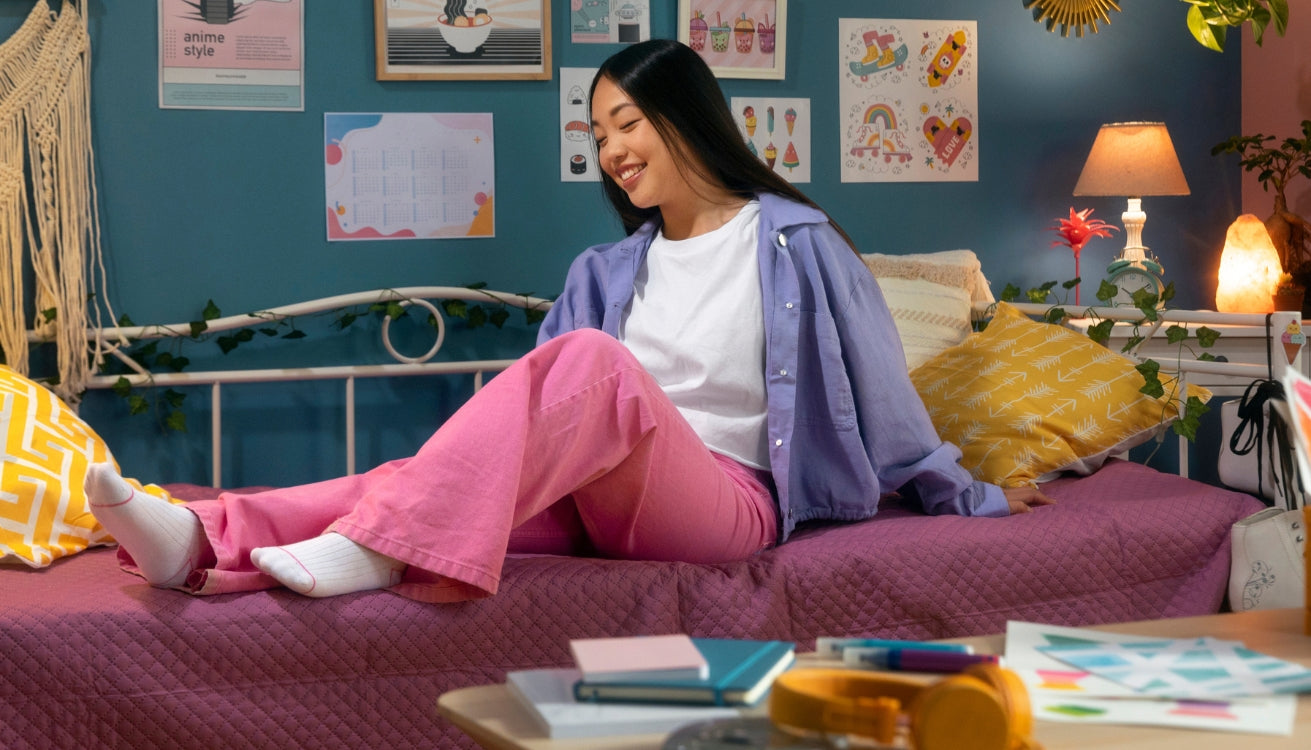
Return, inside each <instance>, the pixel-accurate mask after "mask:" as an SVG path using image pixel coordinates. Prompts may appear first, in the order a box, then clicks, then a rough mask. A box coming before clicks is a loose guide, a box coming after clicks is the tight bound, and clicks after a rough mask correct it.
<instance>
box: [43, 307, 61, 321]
mask: <svg viewBox="0 0 1311 750" xmlns="http://www.w3.org/2000/svg"><path fill="white" fill-rule="evenodd" d="M58 317H59V310H58V308H54V307H47V308H46V309H44V310H42V311H41V319H42V320H44V321H45V322H47V323H49V322H51V321H52V320H54V319H55V318H58Z"/></svg>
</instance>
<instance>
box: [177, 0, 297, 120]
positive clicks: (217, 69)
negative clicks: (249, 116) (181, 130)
mask: <svg viewBox="0 0 1311 750" xmlns="http://www.w3.org/2000/svg"><path fill="white" fill-rule="evenodd" d="M304 50H305V9H304V4H303V0H224V1H223V2H217V1H215V0H159V106H160V108H161V109H249V110H268V111H295V112H300V111H303V110H304V109H305V85H304V83H305V66H304V58H305V52H304Z"/></svg>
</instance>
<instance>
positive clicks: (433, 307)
mask: <svg viewBox="0 0 1311 750" xmlns="http://www.w3.org/2000/svg"><path fill="white" fill-rule="evenodd" d="M446 300H462V301H467V302H471V303H487V302H492V303H494V304H497V305H505V306H510V307H516V308H524V309H526V310H535V311H539V312H542V313H544V312H545V311H546V310H547V309H549V307H550V305H551V301H550V300H547V299H543V298H538V297H532V296H527V295H521V294H510V293H505V292H498V291H494V290H488V289H473V288H467V287H447V286H427V287H404V288H397V289H385V290H373V291H366V292H358V293H353V294H345V295H337V296H332V297H326V298H322V299H317V300H311V301H307V302H301V303H297V304H291V305H285V306H282V307H275V308H270V309H268V310H262V311H258V312H256V313H248V314H243V315H236V316H229V317H220V318H217V319H214V320H210V321H207V323H208V332H223V331H236V330H239V329H244V328H249V327H251V326H253V325H259V324H264V323H268V322H272V321H278V320H281V319H284V318H294V317H296V316H302V315H308V314H313V313H319V312H324V311H330V310H335V309H341V308H349V307H352V306H368V305H374V304H377V303H396V304H399V305H402V306H406V307H408V306H418V307H420V308H424V309H426V310H427V311H428V312H429V313H431V315H432V318H433V320H434V321H435V326H436V337H435V340H434V341H433V343H432V345H431V347H430V348H429V350H428V351H427V352H425V353H424V354H422V355H420V356H417V357H413V356H406V355H403V354H401V353H400V352H399V351H397V348H396V347H394V346H393V345H392V342H391V339H390V336H389V323H390V320H389V319H384V321H383V323H382V327H381V342H380V343H381V346H382V348H383V349H384V350H385V351H386V352H387V355H388V356H389V357H390V358H391V359H392V360H393V361H392V362H390V363H387V364H352V363H343V364H340V365H332V366H322V367H294V368H285V367H261V368H253V369H234V370H209V371H187V372H148V371H146V370H145V369H144V368H142V367H141V366H140V365H139V364H137V363H136V362H135V361H133V360H132V359H131V358H130V357H127V356H126V355H125V354H124V351H125V348H126V347H127V346H128V345H129V344H130V343H132V342H134V341H141V340H151V339H168V338H185V337H189V336H191V335H192V329H191V324H190V323H181V324H169V325H154V326H130V327H106V328H98V329H90V330H88V331H87V333H86V335H87V338H88V340H89V341H90V342H91V343H92V344H93V345H94V347H95V348H96V350H97V351H99V352H101V353H102V355H103V356H104V357H106V358H114V359H116V360H119V361H121V362H123V363H124V364H125V365H126V366H127V367H128V368H129V369H130V370H131V371H132V372H131V373H130V374H128V375H126V376H124V377H126V378H127V380H128V382H129V383H130V384H131V385H132V386H134V387H159V386H184V385H185V386H209V394H210V401H211V404H210V415H211V418H210V424H209V430H210V433H211V438H212V439H211V445H212V447H211V449H210V453H211V457H210V463H211V470H212V477H213V478H214V480H213V481H214V484H215V485H216V486H217V485H218V484H219V478H220V477H222V476H223V472H222V467H223V450H222V445H223V443H222V440H221V439H220V436H221V434H222V429H223V390H224V388H226V387H229V386H237V385H240V384H243V383H270V382H302V381H316V380H339V381H341V382H342V384H343V387H344V389H345V401H344V403H345V411H346V413H345V415H344V416H345V419H344V425H345V450H346V457H345V459H346V473H348V474H353V473H355V472H356V456H355V453H356V450H355V430H356V428H355V415H354V410H355V395H354V394H355V383H356V381H357V380H358V379H360V378H392V377H406V376H416V375H435V374H448V375H453V374H472V375H473V376H474V378H475V383H474V387H475V389H477V388H478V387H480V386H481V383H482V379H483V374H484V373H487V372H493V373H494V372H497V371H499V370H503V369H505V368H506V367H508V366H509V365H510V364H511V363H512V362H513V361H514V360H513V359H512V358H511V359H467V360H458V361H449V360H447V361H434V357H435V356H436V355H437V353H438V352H439V351H440V350H441V349H442V346H443V344H444V343H445V337H446V321H445V316H444V314H443V312H442V310H441V306H440V304H438V302H439V301H446ZM989 306H990V303H988V302H982V301H980V302H976V303H975V305H974V308H975V311H976V313H978V314H981V315H985V314H986V313H987V311H988V308H989ZM1014 306H1015V307H1016V308H1018V309H1020V310H1021V311H1022V312H1024V313H1026V314H1028V315H1030V316H1033V317H1035V318H1041V317H1043V316H1044V315H1046V314H1047V313H1048V312H1049V311H1050V310H1051V309H1052V306H1051V305H1045V304H1030V303H1014ZM1064 309H1065V311H1066V314H1067V315H1068V316H1069V318H1068V320H1067V321H1066V324H1067V325H1070V326H1073V327H1076V328H1078V327H1084V328H1086V327H1087V325H1089V324H1090V322H1092V321H1095V320H1097V319H1109V320H1115V321H1119V322H1120V323H1123V325H1121V324H1120V323H1117V325H1116V326H1115V328H1114V329H1113V331H1114V332H1113V334H1112V339H1113V342H1112V345H1111V346H1112V348H1114V349H1119V348H1120V346H1119V344H1122V343H1123V342H1124V341H1127V340H1128V338H1129V332H1130V331H1131V330H1133V331H1134V332H1135V333H1136V334H1137V335H1140V336H1142V338H1143V340H1142V341H1141V342H1140V343H1138V344H1137V345H1136V346H1134V347H1132V348H1131V349H1130V350H1129V351H1127V352H1126V354H1128V355H1129V356H1130V357H1134V358H1140V359H1141V358H1147V357H1151V358H1153V359H1155V360H1156V361H1157V362H1159V363H1160V365H1161V369H1162V371H1163V372H1176V371H1177V372H1179V374H1180V375H1181V376H1182V377H1183V378H1184V379H1185V381H1186V382H1187V383H1191V384H1196V385H1202V386H1204V387H1206V388H1208V389H1210V390H1211V391H1212V392H1213V393H1215V394H1216V395H1219V396H1239V395H1242V393H1243V391H1244V389H1246V387H1247V385H1248V384H1250V383H1251V382H1252V381H1254V380H1261V379H1275V380H1278V379H1279V378H1280V377H1281V376H1282V374H1283V372H1284V370H1285V369H1286V368H1288V367H1299V368H1300V367H1301V364H1302V363H1301V351H1300V348H1298V349H1297V350H1296V351H1295V352H1293V356H1291V357H1290V356H1289V354H1288V352H1286V351H1285V349H1284V347H1283V343H1282V342H1281V341H1280V337H1281V334H1282V332H1283V331H1285V329H1286V328H1288V327H1290V326H1295V325H1299V324H1300V315H1299V314H1297V313H1294V312H1277V313H1271V314H1268V315H1267V314H1260V313H1218V312H1213V311H1198V310H1164V311H1162V312H1161V314H1160V316H1159V319H1158V320H1157V321H1154V322H1152V323H1150V324H1148V323H1144V322H1142V313H1141V312H1140V311H1139V310H1137V309H1136V308H1107V307H1098V308H1085V307H1079V308H1076V307H1074V306H1066V307H1065V308H1064ZM1134 324H1137V325H1134ZM1174 325H1180V326H1185V327H1189V328H1190V329H1194V330H1195V329H1196V328H1197V327H1199V326H1207V327H1210V328H1213V329H1217V330H1219V331H1220V332H1221V337H1220V339H1219V343H1217V345H1216V346H1215V347H1214V353H1215V354H1217V355H1219V356H1221V357H1222V358H1223V359H1227V360H1228V361H1201V360H1197V359H1195V358H1194V356H1193V355H1191V354H1185V355H1184V356H1179V354H1178V347H1177V345H1174V344H1171V343H1170V342H1169V341H1168V335H1169V334H1168V331H1169V329H1170V328H1171V326H1174ZM1117 337H1118V340H1117ZM29 340H30V341H32V342H34V343H39V342H40V341H41V340H42V339H41V338H40V336H39V335H37V334H35V333H32V334H29ZM1289 351H1292V350H1289ZM119 377H120V376H117V375H97V376H95V377H93V378H92V379H91V381H90V383H89V386H88V387H89V388H92V389H109V388H113V387H114V385H115V384H116V383H117V382H118V381H119ZM1186 445H1187V443H1186V441H1185V440H1184V439H1183V438H1180V448H1181V450H1180V458H1179V460H1180V463H1179V473H1180V474H1182V475H1185V476H1186V475H1188V474H1189V466H1188V458H1187V455H1188V452H1187V450H1185V449H1184V448H1185V447H1186Z"/></svg>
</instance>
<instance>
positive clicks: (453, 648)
mask: <svg viewBox="0 0 1311 750" xmlns="http://www.w3.org/2000/svg"><path fill="white" fill-rule="evenodd" d="M171 489H172V490H173V494H174V495H176V496H180V497H197V498H198V497H202V496H204V493H206V492H209V493H210V494H212V491H207V490H206V489H205V488H188V487H172V488H171ZM1047 489H1048V492H1049V493H1050V494H1052V495H1053V496H1054V497H1056V498H1057V499H1058V501H1059V504H1058V505H1056V506H1053V507H1050V508H1043V509H1040V510H1038V511H1037V512H1034V513H1031V514H1026V515H1024V516H1018V517H1015V518H1008V519H964V518H956V517H933V518H929V517H924V516H921V515H918V514H916V513H912V512H909V511H907V510H905V509H903V508H900V507H897V506H895V505H887V507H885V508H884V509H883V510H882V511H881V512H880V513H879V515H878V516H877V517H875V518H874V519H872V520H870V521H867V522H863V523H858V524H851V525H845V526H826V527H815V528H810V529H806V530H803V531H801V532H799V533H798V534H796V535H795V536H794V537H793V539H792V540H791V541H789V542H788V543H786V544H784V545H781V546H780V547H778V548H776V549H773V550H769V551H767V552H765V553H763V554H761V555H758V556H756V557H755V558H752V559H751V560H749V561H746V562H740V563H732V564H723V565H692V564H682V563H654V562H635V561H618V560H596V559H582V558H565V557H551V556H522V557H515V558H512V559H510V560H507V562H506V565H505V571H504V579H503V582H502V586H501V590H500V593H498V594H497V595H496V596H494V597H491V598H488V599H483V600H479V601H473V602H466V603H462V604H453V605H440V606H434V605H428V604H422V603H419V602H414V601H411V600H408V599H404V598H402V597H399V596H396V595H394V594H391V593H387V592H368V593H363V594H357V595H351V596H343V597H335V598H331V599H309V598H305V597H300V596H297V595H295V594H292V593H290V592H287V591H282V590H277V591H269V592H258V593H252V594H237V595H225V596H217V597H208V598H197V597H188V596H185V595H182V594H179V593H177V592H172V591H160V590H156V589H152V588H150V587H148V586H146V585H145V584H144V583H142V582H141V581H140V579H138V578H135V577H133V576H130V575H127V574H125V573H122V572H121V571H119V570H118V568H117V565H116V564H115V556H114V552H113V551H111V550H105V549H100V550H91V551H88V552H85V553H82V554H80V555H76V556H74V557H72V558H69V559H66V560H61V561H59V562H58V563H56V564H55V565H52V566H50V567H49V568H47V569H44V570H40V571H33V570H27V569H23V570H3V571H0V602H4V607H3V609H0V695H4V696H5V699H4V700H2V701H0V747H5V748H13V749H15V750H26V749H28V748H48V747H121V748H152V747H161V748H163V747H168V748H172V747H180V746H187V747H285V748H293V747H332V748H339V747H443V748H444V747H473V743H472V742H471V741H470V740H469V739H468V738H466V737H464V736H463V735H462V734H461V733H460V732H459V731H458V730H456V729H455V728H454V727H453V726H451V725H450V724H448V723H446V722H445V721H443V720H441V719H440V718H438V717H437V716H436V710H435V706H436V701H437V697H438V696H439V695H440V694H441V693H443V692H445V691H448V690H452V689H455V688H458V687H464V686H468V685H478V684H487V683H494V682H500V681H503V680H504V678H505V672H507V671H509V670H513V669H524V668H531V667H545V666H562V665H566V664H568V663H569V660H570V657H569V651H568V641H569V639H570V638H573V637H584V636H602V635H637V634H642V633H659V632H675V631H684V632H687V633H689V634H691V635H693V636H699V637H744V638H745V637H749V638H779V639H786V640H794V641H796V642H798V644H799V645H800V647H801V649H802V650H808V649H811V648H813V647H814V638H815V637H816V636H819V635H871V636H881V637H890V638H945V637H953V636H965V635H974V634H981V633H990V632H1000V631H1001V630H1002V629H1004V627H1005V623H1006V620H1007V619H1021V620H1037V621H1042V622H1049V623H1053V624H1059V625H1074V626H1082V625H1091V624H1096V623H1102V622H1114V621H1127V620H1138V619H1150V618H1158V617H1180V616H1185V615H1196V614H1204V613H1210V612H1216V611H1218V610H1219V608H1220V605H1221V602H1222V600H1223V597H1224V592H1225V589H1226V585H1227V581H1228V573H1229V571H1228V566H1229V547H1228V545H1229V534H1228V531H1229V527H1230V526H1231V525H1232V524H1233V522H1235V521H1237V520H1239V519H1241V518H1244V517H1246V516H1248V515H1250V514H1251V513H1252V512H1254V511H1255V510H1256V509H1259V508H1260V507H1262V505H1261V503H1260V502H1259V501H1257V500H1255V499H1253V498H1251V497H1249V496H1246V495H1242V494H1239V493H1235V492H1231V491H1228V490H1224V489H1220V488H1215V487H1210V486H1206V485H1202V484H1200V483H1197V482H1192V481H1189V480H1186V479H1182V478H1179V477H1176V476H1170V475H1165V474H1160V473H1158V472H1155V471H1153V470H1151V469H1147V468H1144V467H1141V466H1137V465H1134V464H1129V463H1126V462H1121V461H1113V462H1111V463H1109V464H1108V465H1107V466H1105V467H1103V468H1102V469H1101V470H1100V471H1098V472H1097V473H1096V474H1094V475H1092V476H1091V477H1087V478H1081V479H1078V480H1074V479H1061V480H1057V481H1055V482H1052V483H1051V484H1050V485H1048V486H1047Z"/></svg>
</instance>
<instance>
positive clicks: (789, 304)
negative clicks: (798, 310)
mask: <svg viewBox="0 0 1311 750" xmlns="http://www.w3.org/2000/svg"><path fill="white" fill-rule="evenodd" d="M783 306H784V307H786V308H787V309H789V310H791V309H792V303H791V302H789V303H787V304H786V305H783Z"/></svg>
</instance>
